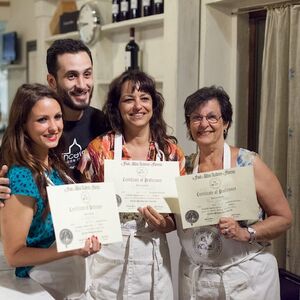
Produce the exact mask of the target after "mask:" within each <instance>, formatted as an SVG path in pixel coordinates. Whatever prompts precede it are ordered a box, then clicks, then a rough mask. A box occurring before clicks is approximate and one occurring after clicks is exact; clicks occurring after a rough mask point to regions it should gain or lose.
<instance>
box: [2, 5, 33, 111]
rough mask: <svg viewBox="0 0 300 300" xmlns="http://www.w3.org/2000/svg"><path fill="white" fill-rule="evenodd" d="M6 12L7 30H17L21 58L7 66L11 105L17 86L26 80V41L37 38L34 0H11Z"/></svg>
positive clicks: (9, 101)
mask: <svg viewBox="0 0 300 300" xmlns="http://www.w3.org/2000/svg"><path fill="white" fill-rule="evenodd" d="M1 10H2V8H1ZM6 13H7V15H6V16H5V19H6V25H5V32H10V31H16V32H17V35H18V38H19V42H20V43H19V50H20V52H19V55H20V59H19V61H18V62H17V64H16V65H13V66H10V67H8V68H7V79H8V103H9V105H8V106H10V103H11V101H12V99H13V97H14V95H15V92H16V90H17V88H18V87H19V86H20V85H21V84H23V83H25V82H26V42H27V41H29V40H35V39H36V24H35V16H34V0H22V1H19V0H10V7H9V8H7V9H6ZM0 17H1V15H0ZM2 20H3V19H2Z"/></svg>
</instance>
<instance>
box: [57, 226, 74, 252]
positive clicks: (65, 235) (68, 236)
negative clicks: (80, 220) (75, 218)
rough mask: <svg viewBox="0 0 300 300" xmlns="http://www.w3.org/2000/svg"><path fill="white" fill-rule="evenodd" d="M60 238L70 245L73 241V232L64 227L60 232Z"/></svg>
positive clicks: (66, 244) (63, 242)
mask: <svg viewBox="0 0 300 300" xmlns="http://www.w3.org/2000/svg"><path fill="white" fill-rule="evenodd" d="M59 239H60V241H61V242H62V244H64V245H65V246H66V248H67V247H68V245H69V244H71V243H72V241H73V233H72V231H71V230H70V229H66V228H65V229H62V230H61V231H60V233H59Z"/></svg>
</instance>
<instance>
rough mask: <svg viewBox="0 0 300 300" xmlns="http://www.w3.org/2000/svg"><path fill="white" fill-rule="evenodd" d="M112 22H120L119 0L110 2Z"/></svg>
mask: <svg viewBox="0 0 300 300" xmlns="http://www.w3.org/2000/svg"><path fill="white" fill-rule="evenodd" d="M111 9H112V22H113V23H115V22H119V21H120V0H112V7H111Z"/></svg>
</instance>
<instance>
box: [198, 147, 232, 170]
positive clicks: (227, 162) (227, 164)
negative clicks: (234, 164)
mask: <svg viewBox="0 0 300 300" xmlns="http://www.w3.org/2000/svg"><path fill="white" fill-rule="evenodd" d="M199 159H200V149H198V153H197V156H196V159H195V161H194V168H193V174H196V173H198V167H199ZM230 168H231V151H230V147H229V146H228V144H227V143H224V150H223V169H230Z"/></svg>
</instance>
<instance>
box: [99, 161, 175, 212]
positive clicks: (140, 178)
mask: <svg viewBox="0 0 300 300" xmlns="http://www.w3.org/2000/svg"><path fill="white" fill-rule="evenodd" d="M177 176H179V163H178V161H135V160H105V161H104V180H105V182H113V183H114V185H115V188H116V192H117V199H118V206H119V211H120V212H137V208H138V207H145V206H147V205H151V206H152V207H153V208H155V209H156V210H157V211H158V212H160V213H170V212H171V210H170V207H169V205H168V204H167V202H166V201H165V199H164V197H171V198H172V197H176V198H177V190H176V184H175V177H177Z"/></svg>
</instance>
